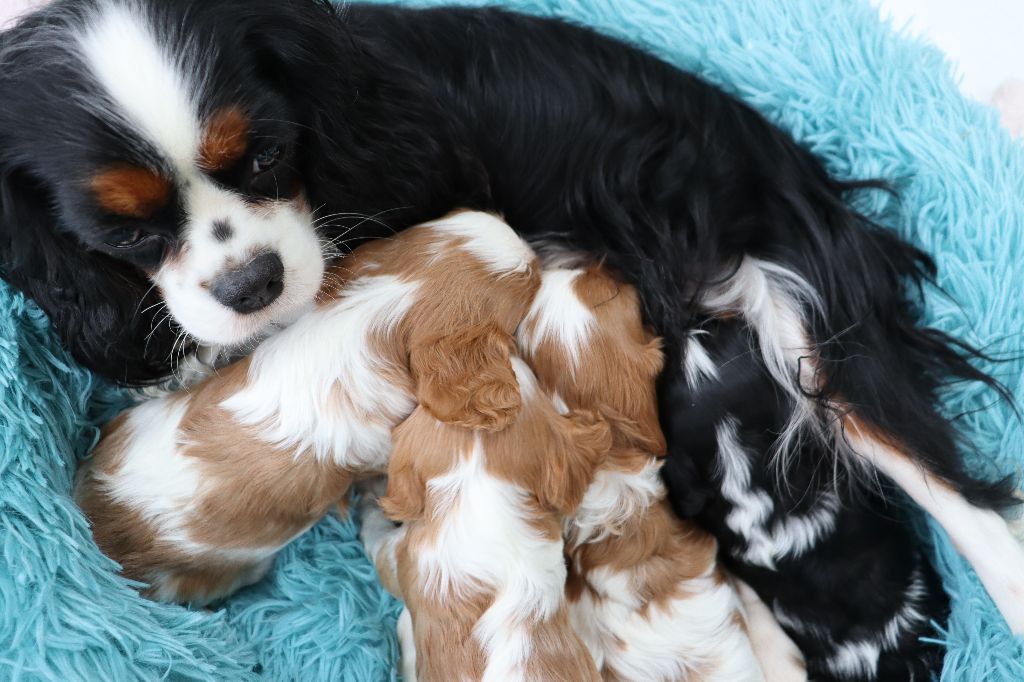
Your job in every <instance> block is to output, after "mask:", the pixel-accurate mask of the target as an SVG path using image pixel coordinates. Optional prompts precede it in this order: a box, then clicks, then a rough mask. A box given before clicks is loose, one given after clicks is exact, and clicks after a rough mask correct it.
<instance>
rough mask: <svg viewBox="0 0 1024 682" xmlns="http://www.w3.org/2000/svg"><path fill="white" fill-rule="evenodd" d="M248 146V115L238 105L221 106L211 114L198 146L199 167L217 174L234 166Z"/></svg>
mask: <svg viewBox="0 0 1024 682" xmlns="http://www.w3.org/2000/svg"><path fill="white" fill-rule="evenodd" d="M248 147H249V118H248V117H247V116H246V115H245V114H244V113H242V110H241V109H239V108H238V107H233V106H232V107H224V108H223V109H218V110H217V111H215V112H214V113H213V115H212V116H210V118H209V120H207V122H206V128H205V130H204V131H203V141H202V142H201V143H200V145H199V167H200V168H202V169H203V170H205V171H207V172H210V173H216V172H218V171H223V170H227V169H228V168H231V167H232V166H234V165H235V164H236V163H238V161H239V160H240V159H241V158H242V156H243V155H244V154H245V150H246V149H248Z"/></svg>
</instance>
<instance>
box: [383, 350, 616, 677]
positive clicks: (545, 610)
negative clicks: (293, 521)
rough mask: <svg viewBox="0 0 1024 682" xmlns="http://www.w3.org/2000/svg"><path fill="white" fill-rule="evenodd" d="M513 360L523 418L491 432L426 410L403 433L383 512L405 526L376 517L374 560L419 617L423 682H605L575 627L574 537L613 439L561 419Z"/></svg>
mask: <svg viewBox="0 0 1024 682" xmlns="http://www.w3.org/2000/svg"><path fill="white" fill-rule="evenodd" d="M512 362H513V367H514V369H515V374H516V379H517V380H518V385H519V390H520V393H521V396H522V409H521V411H520V413H519V415H518V416H517V417H516V418H515V419H514V420H512V422H511V423H510V424H509V425H508V426H507V427H505V428H504V429H502V430H500V431H495V432H491V433H488V432H483V431H479V430H470V429H466V428H462V427H457V426H452V425H450V424H444V423H442V422H439V421H438V420H437V419H435V418H434V417H433V416H432V415H431V414H430V413H429V412H427V411H426V410H425V409H422V408H417V409H416V410H415V411H414V412H413V413H412V415H411V416H410V417H409V418H408V419H406V420H405V421H404V422H402V423H401V424H400V425H399V426H398V428H396V429H395V433H394V448H395V449H394V452H393V454H392V457H391V463H390V465H389V467H388V481H387V495H386V497H384V498H382V499H381V500H380V506H381V509H382V510H383V511H384V513H386V514H387V517H388V518H389V519H391V520H394V521H399V522H402V523H403V525H402V526H401V528H400V529H399V530H394V531H390V532H389V529H388V527H387V526H386V525H383V524H380V523H379V522H376V521H375V520H374V518H373V510H372V509H366V516H369V517H370V518H369V519H368V523H367V524H366V525H364V541H365V542H366V544H367V549H368V551H369V552H370V554H371V556H373V557H374V559H375V563H376V564H377V567H378V573H379V574H380V577H381V580H382V582H383V583H384V585H385V586H386V587H387V588H388V589H389V590H391V592H392V593H393V594H395V595H396V596H398V597H400V598H402V599H403V600H404V601H405V604H406V607H407V609H408V614H409V617H410V624H411V627H412V632H413V639H414V646H409V643H403V660H408V659H409V657H410V654H411V652H412V651H415V677H413V678H412V679H419V680H424V681H430V680H434V681H437V682H445V681H447V680H493V681H494V682H505V681H512V680H537V681H538V682H540V681H541V680H544V681H549V680H550V681H552V682H558V681H561V682H576V681H579V682H586V681H588V680H595V681H596V680H599V679H600V676H599V675H598V670H597V668H596V667H595V664H594V661H593V659H592V658H591V656H590V653H589V652H588V651H587V648H586V647H585V646H584V644H583V642H582V641H581V640H580V637H579V636H578V635H577V632H576V631H575V630H574V629H573V627H572V624H571V622H570V619H569V612H568V605H567V602H566V598H565V580H566V565H565V560H564V558H563V551H562V549H563V543H562V533H561V525H562V519H563V518H565V517H566V516H569V515H571V514H573V513H574V512H575V510H576V507H577V506H578V505H579V502H580V500H581V498H582V497H583V494H584V492H585V491H586V490H587V486H588V485H589V484H590V482H591V481H592V480H593V477H594V471H595V470H596V468H597V467H598V466H599V465H600V463H601V462H602V461H603V459H604V457H605V456H606V455H607V453H608V449H609V447H610V445H611V436H610V432H609V429H608V425H607V424H606V423H605V422H604V421H603V420H602V419H600V418H599V417H596V416H595V415H594V414H592V413H587V412H581V411H573V412H569V413H567V414H565V415H563V414H561V413H560V412H559V411H558V410H557V409H556V407H555V403H554V401H553V400H552V399H551V396H550V395H549V394H548V393H546V392H545V391H543V390H542V389H541V388H540V387H539V386H538V385H537V381H536V378H535V377H534V376H533V373H532V372H531V371H530V369H529V368H528V367H527V366H526V364H525V363H523V362H522V360H520V359H518V358H514V359H513V361H512ZM368 499H372V498H369V497H368ZM378 530H379V531H383V535H379V534H376V533H375V531H378ZM406 665H408V663H406Z"/></svg>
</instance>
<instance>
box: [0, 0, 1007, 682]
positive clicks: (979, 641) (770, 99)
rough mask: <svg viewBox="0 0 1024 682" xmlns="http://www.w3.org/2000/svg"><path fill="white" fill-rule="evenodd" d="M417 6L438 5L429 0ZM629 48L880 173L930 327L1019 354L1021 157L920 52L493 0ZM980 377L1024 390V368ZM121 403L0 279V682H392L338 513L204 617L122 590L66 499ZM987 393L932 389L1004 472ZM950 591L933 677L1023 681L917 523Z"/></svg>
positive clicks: (849, 29)
mask: <svg viewBox="0 0 1024 682" xmlns="http://www.w3.org/2000/svg"><path fill="white" fill-rule="evenodd" d="M419 4H421V5H425V4H443V3H442V2H439V1H436V0H429V1H428V2H420V3H419ZM504 4H505V5H506V6H508V7H510V8H513V9H518V10H523V11H527V12H532V13H536V14H542V15H550V16H559V17H564V18H567V19H572V20H575V21H579V22H582V23H585V24H589V25H591V26H594V27H597V28H598V29H600V30H603V31H606V32H608V33H611V34H613V35H617V36H621V37H623V38H626V39H628V40H632V41H633V42H636V43H638V44H640V45H643V46H645V47H646V48H647V49H650V50H652V51H654V52H655V53H657V54H658V55H660V56H661V57H663V58H664V59H666V60H669V61H671V62H673V63H675V64H677V65H679V66H681V67H683V68H686V69H690V70H694V71H697V72H698V73H700V74H702V75H703V76H705V77H706V78H708V79H710V80H712V81H714V82H716V83H719V84H721V85H722V86H724V87H725V88H727V89H728V90H730V91H732V92H734V93H736V94H737V95H738V96H740V97H742V98H743V99H745V100H746V101H747V102H749V103H751V104H752V105H753V106H755V107H757V108H758V109H760V110H761V111H762V112H764V113H765V114H766V115H767V116H769V117H770V118H771V119H772V120H773V121H775V122H776V123H778V124H779V125H780V126H782V127H783V128H785V129H787V130H789V131H791V132H792V133H793V134H794V135H795V136H796V137H797V138H799V139H800V140H801V141H802V142H803V143H804V144H805V145H807V146H808V147H810V148H811V149H813V150H814V152H815V153H816V154H818V155H819V156H820V157H821V158H822V159H824V160H825V162H826V163H827V164H828V166H829V168H830V169H831V170H832V172H834V173H835V174H836V175H838V176H840V177H843V178H860V177H869V176H870V177H885V178H890V179H894V180H896V183H897V186H898V188H899V191H900V202H899V203H898V204H897V203H896V202H894V201H891V200H888V199H886V198H884V197H881V196H876V197H874V198H873V199H872V200H871V201H872V202H874V203H869V204H867V205H866V206H865V207H864V208H865V209H866V210H868V211H869V212H872V213H873V214H875V215H878V216H879V217H882V218H884V220H885V221H886V222H887V223H888V224H890V225H892V226H893V227H894V228H895V229H897V230H899V232H900V233H901V234H903V235H905V236H906V237H908V238H910V239H912V240H913V241H915V242H917V243H918V244H920V245H922V246H924V247H925V248H926V249H928V250H929V251H930V252H932V253H934V254H935V255H936V257H937V260H938V263H939V266H940V273H941V275H940V282H939V283H940V285H941V287H942V289H943V290H944V291H945V293H942V292H940V291H932V292H929V296H928V299H927V306H926V314H927V317H928V319H929V320H930V322H931V323H933V324H934V325H936V326H938V327H940V328H942V329H944V330H946V331H948V332H951V333H953V334H955V335H957V336H959V337H961V338H964V339H967V340H969V341H971V342H973V343H975V344H978V345H980V346H982V347H984V348H986V349H987V350H988V351H989V352H990V353H992V354H993V355H996V356H1002V357H1012V356H1017V357H1020V356H1021V355H1022V353H1021V350H1022V349H1024V340H1022V337H1021V333H1020V332H1021V328H1022V325H1024V297H1022V292H1024V148H1022V147H1021V146H1020V145H1019V144H1017V143H1014V142H1012V141H1011V140H1010V139H1009V137H1008V136H1007V134H1006V133H1004V132H1003V131H1002V130H1001V129H1000V127H999V125H998V122H997V120H996V116H995V114H994V113H993V112H992V111H990V110H988V109H986V108H984V107H982V106H980V105H976V104H972V103H969V102H967V101H965V100H964V99H963V98H962V97H961V96H960V95H959V94H958V92H957V88H956V83H955V82H954V80H953V78H952V77H951V76H950V68H949V66H948V64H946V63H945V62H944V60H943V58H942V57H941V55H940V54H939V53H937V52H936V51H935V50H933V49H931V48H929V47H927V46H925V45H922V44H921V43H919V42H916V41H914V40H911V39H908V38H907V37H904V36H900V35H897V34H896V33H895V32H894V31H893V30H892V28H891V27H889V26H886V25H884V24H882V23H881V22H880V21H879V19H878V16H877V14H876V12H875V11H874V10H872V9H870V8H869V7H868V5H867V3H866V2H862V1H861V0H829V1H823V0H757V1H751V0H685V1H684V0H507V1H506V2H505V3H504ZM986 369H988V370H990V371H992V372H994V373H995V374H996V375H997V376H998V377H1000V378H1001V379H1002V380H1003V381H1004V382H1006V383H1007V385H1008V386H1009V387H1010V389H1011V390H1012V391H1013V392H1014V394H1015V395H1016V396H1017V397H1018V399H1024V371H1022V369H1024V361H1022V360H1021V359H1014V360H1009V361H1006V362H1002V363H999V364H991V365H989V366H987V367H986ZM124 400H125V396H124V395H123V394H122V393H120V392H118V391H117V390H115V389H113V388H111V387H109V386H106V385H104V384H102V383H101V382H99V381H97V380H96V379H95V378H93V377H92V376H91V375H89V374H88V373H87V372H85V371H84V370H82V369H80V368H78V367H76V366H75V365H74V364H73V362H71V361H70V360H69V359H68V357H67V355H66V354H65V353H64V352H63V351H61V350H60V349H59V346H58V344H57V343H56V342H55V340H54V338H53V335H52V334H51V332H50V330H49V329H48V326H47V322H46V319H45V317H44V316H43V315H42V314H41V313H40V312H39V311H38V309H37V308H36V307H35V306H34V305H32V304H31V303H28V302H26V301H25V300H24V299H23V298H22V297H21V296H20V295H17V294H14V293H12V292H11V291H10V290H9V289H7V288H6V287H5V286H3V285H2V284H0V557H2V562H0V680H4V681H6V680H61V681H64V682H75V681H77V680H112V681H115V682H120V681H122V680H154V679H167V680H210V681H217V682H221V681H224V680H228V681H232V680H250V679H267V680H303V681H315V680H359V681H372V680H383V679H389V678H392V677H394V672H393V663H394V659H395V655H396V652H397V647H396V642H395V636H394V622H395V618H396V615H397V603H396V602H394V600H392V599H390V598H389V597H387V596H386V595H385V594H384V593H383V591H382V590H381V588H380V587H379V585H378V584H377V583H376V581H375V579H374V573H373V568H372V567H371V565H370V563H369V562H368V561H367V559H366V557H365V556H364V554H363V552H362V549H361V548H360V546H359V543H358V540H357V527H356V525H355V524H354V523H353V522H352V521H339V520H337V519H335V518H329V519H326V520H325V521H324V522H322V523H321V524H319V525H318V526H317V527H316V528H314V529H313V530H312V531H310V532H309V533H307V534H306V535H304V536H303V537H301V538H300V539H299V540H297V541H296V542H294V543H293V544H292V545H291V546H289V547H288V548H287V549H286V550H285V552H284V553H283V555H282V556H281V557H280V559H279V560H278V562H277V564H276V567H275V569H274V571H273V572H272V573H271V575H270V576H269V577H268V578H267V579H266V580H264V581H263V582H262V583H260V584H259V585H256V586H254V587H252V588H249V589H247V590H244V591H243V592H241V593H240V594H238V595H237V596H235V597H234V598H232V599H231V600H229V601H228V602H227V604H226V605H225V606H224V607H223V608H222V609H221V610H219V611H216V612H214V613H206V612H192V611H188V610H186V609H183V608H178V607H173V606H164V605H157V604H153V603H150V602H147V601H145V600H143V599H141V598H139V597H138V596H137V595H136V594H135V592H134V591H133V590H132V588H131V586H130V585H129V584H128V583H127V582H126V581H125V580H123V579H121V578H120V577H118V575H117V572H116V566H115V565H114V564H113V563H112V562H110V561H108V560H106V559H104V557H103V556H101V555H100V553H99V552H98V551H97V549H96V547H95V545H94V544H93V543H92V541H91V539H90V535H89V530H88V527H87V524H86V522H85V520H84V519H83V518H82V516H81V514H79V513H78V511H77V510H76V508H75V506H74V504H73V503H72V501H71V500H70V498H69V489H70V485H71V479H72V474H73V470H74V466H75V461H76V458H77V457H80V456H83V455H84V454H85V453H86V452H87V451H88V449H89V447H90V445H91V444H92V443H93V442H94V441H95V439H96V437H97V433H98V431H97V425H98V424H101V423H102V421H103V420H104V419H105V418H107V417H109V416H110V415H111V414H113V412H114V411H115V410H116V409H117V407H119V406H121V405H123V404H124ZM994 400H995V398H994V396H993V395H992V394H991V392H988V391H984V390H982V389H981V388H980V387H979V386H975V385H963V384H961V385H955V386H952V387H950V389H949V391H948V394H947V401H946V404H947V406H948V409H949V413H950V415H962V416H960V417H958V424H959V425H960V427H961V428H962V430H963V431H964V433H966V434H967V435H968V436H970V438H971V439H972V440H973V442H974V443H976V444H977V446H978V451H979V452H980V453H982V455H983V457H982V458H978V459H977V461H978V462H979V463H978V466H983V465H982V464H981V461H982V459H985V460H994V461H995V462H996V463H997V466H998V468H999V469H1001V470H1002V471H1016V470H1017V469H1018V468H1019V467H1020V465H1021V463H1022V462H1024V427H1022V424H1021V422H1020V421H1019V420H1017V418H1016V417H1015V416H1014V415H1013V412H1012V410H1011V409H1010V408H1009V407H1007V406H1006V405H1002V404H994ZM925 533H926V534H927V535H928V536H929V537H930V538H931V539H932V540H933V541H934V544H935V556H936V559H937V562H938V564H939V566H940V569H941V572H942V575H943V578H944V579H945V583H946V587H947V589H948V590H949V592H950V594H951V595H952V597H953V614H952V618H951V620H950V622H949V623H948V625H944V626H943V629H942V630H937V631H936V637H937V638H939V639H941V640H942V641H944V642H946V643H947V645H948V647H949V653H948V656H947V663H946V669H945V672H944V673H943V676H942V679H943V680H958V681H959V680H964V681H971V682H973V681H979V680H985V681H986V682H998V681H1001V680H1021V679H1024V647H1022V643H1021V642H1020V641H1019V640H1016V639H1015V638H1014V637H1012V636H1011V635H1010V633H1009V632H1008V630H1007V629H1006V626H1005V625H1004V624H1003V622H1002V620H1001V618H1000V617H999V615H998V613H997V612H996V610H995V609H994V607H993V606H992V603H991V602H990V600H989V599H988V597H987V596H986V595H985V593H984V591H983V589H982V588H981V586H980V584H979V582H978V580H977V578H976V577H975V576H974V575H973V573H972V572H971V571H970V570H969V569H968V567H967V566H966V565H965V564H964V562H963V561H962V560H961V559H960V558H959V557H958V555H957V554H956V552H955V551H954V550H953V548H952V546H951V545H950V543H949V541H948V539H947V538H946V536H945V535H944V534H943V533H942V532H941V531H939V530H937V529H936V528H935V527H934V526H928V527H926V529H925Z"/></svg>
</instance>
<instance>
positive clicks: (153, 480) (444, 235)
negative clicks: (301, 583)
mask: <svg viewBox="0 0 1024 682" xmlns="http://www.w3.org/2000/svg"><path fill="white" fill-rule="evenodd" d="M538 283H539V272H538V267H537V265H536V262H535V257H534V255H533V252H532V251H531V250H530V248H529V247H528V246H527V245H526V244H525V243H523V242H522V241H521V240H520V239H519V238H518V237H517V236H516V235H515V233H513V232H512V231H511V229H509V228H508V226H507V225H505V224H504V223H503V222H501V221H500V220H498V219H497V218H495V217H493V216H491V215H488V214H482V213H469V212H464V213H458V214H455V215H452V216H449V217H447V218H445V219H442V220H439V221H436V222H433V223H429V224H425V225H423V226H420V227H416V228H413V229H410V230H408V231H406V232H404V233H402V234H401V235H399V236H398V237H396V238H395V239H393V240H381V241H377V242H374V243H372V244H368V245H366V246H365V247H363V248H362V249H360V250H359V251H358V252H356V253H355V254H353V255H352V256H351V257H350V258H348V259H346V260H345V262H344V266H338V267H335V268H333V269H332V270H330V271H329V272H328V273H327V276H326V277H325V279H324V285H323V288H322V289H321V291H320V295H319V298H318V302H317V306H316V308H315V310H312V311H310V312H308V313H307V314H306V315H305V316H303V317H302V318H301V319H300V320H299V321H297V322H296V323H295V324H294V325H292V326H291V327H289V328H288V329H286V330H284V331H282V332H281V333H279V334H278V335H276V336H274V337H273V338H271V339H270V340H268V341H267V342H265V343H264V344H263V345H261V346H260V347H259V348H258V349H257V350H256V351H255V352H254V353H253V354H252V355H251V356H249V357H248V358H246V359H245V360H243V361H241V362H238V363H235V364H233V365H230V366H228V367H225V368H224V369H222V370H221V371H220V372H219V373H218V374H217V375H214V376H211V377H209V378H207V379H206V380H204V381H203V382H201V383H200V384H198V385H197V386H195V387H193V388H192V389H191V390H188V391H180V392H178V393H174V394H171V395H168V396H166V397H164V398H161V399H157V400H151V401H148V402H144V403H142V404H140V405H138V406H137V407H134V408H132V409H130V410H128V411H126V412H125V413H123V414H122V415H120V416H119V417H118V418H117V419H116V420H114V421H113V422H112V423H111V424H110V426H109V427H108V428H107V429H106V431H105V433H104V436H103V438H102V440H101V441H100V443H99V444H98V446H97V447H96V449H95V451H94V453H93V456H92V458H91V459H89V460H88V461H87V462H85V464H84V465H83V467H82V469H81V470H80V472H79V475H78V478H77V482H76V486H75V499H76V500H77V502H78V503H79V505H81V507H82V509H83V511H84V512H85V514H86V515H87V516H88V517H89V519H90V521H91V523H92V526H93V535H94V537H95V539H96V542H97V544H98V545H99V546H100V549H102V550H103V551H104V553H106V554H107V555H108V556H110V557H111V558H112V559H114V560H115V561H117V562H119V563H120V564H121V566H122V568H123V572H124V574H125V575H126V576H127V577H129V578H132V579H134V580H139V581H142V582H145V583H147V584H148V585H149V588H148V590H147V594H149V595H150V596H152V597H154V598H156V599H160V600H167V601H177V602H191V603H193V604H205V603H208V602H210V601H212V600H215V599H217V598H219V597H223V596H225V595H227V594H229V593H230V592H232V591H233V590H235V589H236V588H238V587H240V586H242V585H245V584H248V583H251V582H254V581H255V580H258V579H259V578H260V576H262V575H263V574H264V573H265V572H266V571H267V569H268V568H269V567H270V565H271V563H272V562H273V558H274V555H275V554H276V552H277V551H278V550H279V549H280V548H281V547H282V546H284V545H285V544H286V543H287V542H289V541H290V540H291V539H292V538H294V537H295V536H296V535H298V534H299V533H302V532H303V531H305V530H306V529H307V528H309V527H310V526H311V525H313V524H314V523H316V521H318V520H319V519H320V518H321V517H322V516H323V515H324V513H326V512H327V511H328V510H329V509H330V508H332V507H333V506H334V505H336V504H338V503H339V502H341V501H343V499H344V497H345V495H346V493H347V491H348V488H349V484H350V483H351V481H352V480H353V479H354V478H356V477H359V476H363V475H367V474H369V473H373V472H383V471H384V470H385V468H386V466H387V462H388V458H389V456H390V453H391V431H392V429H393V428H394V426H395V425H396V424H398V423H399V422H401V421H402V420H403V419H405V418H406V417H407V416H408V415H409V414H410V413H411V412H412V410H413V408H414V407H415V406H416V404H417V403H419V404H420V405H421V406H422V407H423V408H424V409H425V410H428V411H429V412H430V413H431V414H432V415H434V416H435V417H436V418H438V419H442V420H445V421H448V422H452V423H458V424H462V425H465V426H471V427H477V428H483V429H495V428H499V427H501V426H503V425H504V424H505V423H507V421H508V420H509V419H510V418H511V417H512V416H513V415H515V413H516V412H517V411H518V409H519V395H518V390H517V388H516V379H515V376H514V374H513V371H512V367H511V365H510V364H509V353H510V351H511V348H512V344H513V339H512V333H513V332H514V331H515V328H516V326H517V325H518V324H519V321H520V320H521V319H522V317H523V315H524V314H525V313H526V310H527V308H528V306H529V304H530V302H531V300H532V298H533V294H534V292H535V291H536V289H537V286H538ZM456 333H458V336H457V337H455V336H453V334H456ZM456 338H457V340H458V344H457V345H456V344H454V340H455V339H456Z"/></svg>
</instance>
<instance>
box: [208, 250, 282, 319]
mask: <svg viewBox="0 0 1024 682" xmlns="http://www.w3.org/2000/svg"><path fill="white" fill-rule="evenodd" d="M283 289H284V264H283V263H282V262H281V257H280V256H278V255H277V254H276V253H274V252H273V251H271V252H268V253H264V254H260V255H259V256H256V257H255V258H253V259H252V260H251V261H249V262H248V263H246V264H245V265H243V266H242V267H240V268H238V269H237V270H231V271H230V272H225V273H224V274H223V275H221V276H220V277H218V278H217V279H215V280H214V281H213V284H211V285H210V293H212V294H213V297H214V298H215V299H217V301H218V302H220V303H222V304H223V305H226V306H227V307H228V308H231V309H232V310H234V311H236V312H239V313H243V314H245V313H254V312H256V311H257V310H262V309H263V308H266V307H267V306H268V305H270V304H271V303H273V302H274V300H275V299H276V298H277V297H278V296H280V295H281V291H282V290H283Z"/></svg>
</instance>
